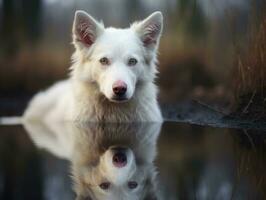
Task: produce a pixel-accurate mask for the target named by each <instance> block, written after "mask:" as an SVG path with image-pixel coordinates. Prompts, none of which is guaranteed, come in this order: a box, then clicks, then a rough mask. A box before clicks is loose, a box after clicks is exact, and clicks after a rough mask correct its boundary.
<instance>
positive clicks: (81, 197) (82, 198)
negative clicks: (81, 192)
mask: <svg viewBox="0 0 266 200" xmlns="http://www.w3.org/2000/svg"><path fill="white" fill-rule="evenodd" d="M75 200H92V198H91V197H83V196H77V197H76V199H75Z"/></svg>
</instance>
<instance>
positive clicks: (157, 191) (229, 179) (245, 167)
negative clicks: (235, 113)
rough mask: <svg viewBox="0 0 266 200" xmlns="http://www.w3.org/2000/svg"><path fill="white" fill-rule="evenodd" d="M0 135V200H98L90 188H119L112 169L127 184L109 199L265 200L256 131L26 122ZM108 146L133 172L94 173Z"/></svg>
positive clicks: (263, 149)
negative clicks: (119, 150) (131, 185)
mask: <svg viewBox="0 0 266 200" xmlns="http://www.w3.org/2000/svg"><path fill="white" fill-rule="evenodd" d="M0 133H1V135H0V137H1V140H0V199H10V200H11V199H75V197H76V194H78V195H79V196H80V197H84V196H86V195H95V197H94V198H96V196H97V198H101V199H106V198H107V197H106V193H102V192H101V190H99V187H98V186H99V185H97V184H99V183H102V182H107V181H108V182H111V185H119V181H121V182H123V180H122V179H123V178H121V177H120V179H121V180H120V179H119V176H118V175H117V176H113V174H114V173H115V174H116V173H120V172H121V171H120V170H124V171H123V173H122V172H121V174H122V175H123V174H128V180H126V181H125V183H121V184H122V186H121V187H120V186H119V187H117V188H115V187H112V190H113V191H112V195H113V196H115V195H117V196H116V197H117V199H119V198H120V199H129V196H130V198H131V197H132V199H134V198H135V199H136V198H144V196H146V198H147V199H152V198H153V197H152V195H155V196H156V197H157V198H159V199H167V200H172V199H173V200H174V199H241V200H242V199H265V198H266V192H265V188H266V170H265V166H266V156H265V153H266V137H265V132H264V131H259V130H252V129H248V130H245V129H229V128H212V127H208V126H198V125H191V124H186V123H175V122H165V123H164V124H162V125H161V124H131V125H129V124H123V125H121V124H120V125H117V124H116V125H114V124H109V125H108V124H107V125H102V124H78V125H77V124H53V125H51V126H48V125H47V124H41V123H31V124H27V125H26V127H23V126H22V125H11V126H7V125H1V126H0ZM113 147H123V148H125V149H127V150H125V152H127V153H125V154H126V155H127V159H128V160H127V162H128V163H129V162H130V161H129V160H130V155H131V158H133V160H135V167H131V168H129V170H128V171H127V170H126V168H123V167H122V168H115V167H112V165H114V164H113V162H112V161H110V162H109V161H106V163H107V164H106V165H107V166H105V167H103V166H101V170H100V171H104V172H105V173H102V174H100V175H99V169H98V168H100V163H101V162H100V160H101V157H102V155H104V154H105V153H106V152H108V149H109V153H110V154H109V157H108V155H107V156H106V159H107V160H108V158H110V159H111V160H112V157H113V156H114V155H115V152H113V150H112V151H111V150H110V149H112V148H113ZM108 162H109V164H108ZM128 163H127V164H126V165H127V166H129V164H128ZM97 170H98V171H97ZM112 170H113V171H112ZM115 170H116V171H115ZM133 171H134V173H133ZM122 175H121V176H122ZM84 177H85V178H86V180H85V179H84ZM98 178H99V180H97V179H98ZM110 179H112V180H110ZM131 179H132V180H131ZM84 180H85V182H88V185H85V186H84V185H82V183H83V182H84ZM129 181H136V182H137V183H138V184H139V185H138V186H137V188H138V190H136V191H135V192H132V190H129V189H128V188H127V186H128V182H129ZM113 182H114V183H113ZM81 185H82V187H85V190H87V189H88V188H89V191H90V192H89V193H84V188H83V189H81ZM87 187H88V188H87ZM109 191H111V189H109ZM151 192H152V194H151ZM107 195H108V194H107ZM123 195H124V196H123ZM126 195H129V196H128V197H126ZM109 198H110V197H109ZM107 199H108V198H107Z"/></svg>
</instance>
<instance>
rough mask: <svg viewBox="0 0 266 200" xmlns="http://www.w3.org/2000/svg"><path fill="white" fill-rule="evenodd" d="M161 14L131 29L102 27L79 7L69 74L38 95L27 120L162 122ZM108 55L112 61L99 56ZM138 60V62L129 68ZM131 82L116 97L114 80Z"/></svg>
mask: <svg viewBox="0 0 266 200" xmlns="http://www.w3.org/2000/svg"><path fill="white" fill-rule="evenodd" d="M162 26H163V23H162V14H161V13H160V12H155V13H153V14H152V15H150V16H149V17H148V18H146V19H145V20H143V21H141V22H137V23H134V24H133V25H132V26H131V27H130V28H127V29H117V28H112V27H110V28H104V25H103V24H101V23H99V22H97V21H96V20H95V19H93V18H92V17H91V16H90V15H88V14H87V13H85V12H84V11H77V12H76V15H75V19H74V25H73V43H74V45H75V48H76V51H75V53H74V54H73V65H72V67H71V70H72V72H71V77H70V78H69V79H68V80H66V81H62V82H59V83H57V84H55V85H54V86H52V87H51V88H49V89H47V90H46V91H44V92H41V93H39V94H37V95H36V96H35V97H34V98H33V100H32V101H31V102H30V104H29V107H28V108H27V110H26V112H25V115H24V117H25V118H26V119H36V118H40V117H41V118H43V117H44V118H48V119H55V120H71V121H72V120H78V121H92V122H99V121H105V122H132V121H162V116H161V112H160V109H159V106H158V102H157V87H156V86H155V84H154V79H155V77H156V73H157V70H156V62H157V59H156V57H157V48H158V44H159V39H160V35H161V31H162ZM103 57H107V58H108V59H109V61H110V63H109V64H108V65H103V64H102V63H100V62H99V60H100V59H101V58H103ZM130 58H135V59H136V60H137V64H136V65H135V66H129V64H128V60H129V59H130ZM116 81H123V82H124V83H125V84H126V85H127V91H126V94H125V101H123V102H117V101H116V100H114V99H113V97H114V92H113V84H114V83H115V82H116Z"/></svg>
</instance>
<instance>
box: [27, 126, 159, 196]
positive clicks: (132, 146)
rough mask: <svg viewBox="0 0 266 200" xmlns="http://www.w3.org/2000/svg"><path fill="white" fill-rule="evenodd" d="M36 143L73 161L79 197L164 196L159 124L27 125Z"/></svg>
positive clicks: (73, 171)
mask: <svg viewBox="0 0 266 200" xmlns="http://www.w3.org/2000/svg"><path fill="white" fill-rule="evenodd" d="M25 127H26V129H27V130H28V132H29V135H30V137H31V138H32V139H33V141H34V142H35V144H36V145H37V146H39V147H40V148H45V149H47V150H49V151H50V152H52V153H53V154H55V155H56V156H58V157H60V158H65V159H68V160H69V161H71V165H72V177H73V180H74V190H75V192H76V193H77V199H79V200H80V199H86V200H89V199H93V200H96V199H101V200H103V199H108V200H120V199H121V200H131V199H132V200H133V199H134V200H135V199H136V200H137V199H138V200H141V199H143V200H155V199H160V197H159V192H158V188H157V181H156V169H155V166H154V164H153V161H154V159H155V156H156V142H157V138H158V135H159V133H160V128H161V124H160V123H136V124H133V123H131V124H106V123H105V124H99V123H86V124H81V123H78V124H77V123H56V124H53V125H51V124H49V126H46V125H45V124H44V123H30V124H29V123H27V124H25Z"/></svg>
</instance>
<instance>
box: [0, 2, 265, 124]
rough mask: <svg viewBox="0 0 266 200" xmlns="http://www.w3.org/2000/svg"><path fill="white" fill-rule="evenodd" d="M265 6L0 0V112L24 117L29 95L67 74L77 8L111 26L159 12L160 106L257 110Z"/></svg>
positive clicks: (260, 105)
mask: <svg viewBox="0 0 266 200" xmlns="http://www.w3.org/2000/svg"><path fill="white" fill-rule="evenodd" d="M265 8H266V7H265V1H264V0H112V1H108V0H0V113H1V115H14V114H21V113H22V112H23V109H24V107H25V105H26V103H27V101H28V99H29V98H30V97H31V96H32V95H33V94H34V93H36V92H37V91H39V90H41V89H45V88H46V87H48V86H49V85H50V84H52V83H53V82H55V81H57V80H60V79H64V78H67V77H68V74H69V70H68V68H69V67H70V65H71V61H70V57H71V54H72V53H73V51H74V48H73V46H72V45H71V41H72V38H71V29H72V22H73V16H74V12H75V10H77V9H82V10H85V11H87V12H88V13H90V14H91V15H92V16H94V17H95V18H97V19H98V20H103V21H104V23H105V25H106V26H115V27H127V26H128V25H129V24H130V23H132V22H133V21H135V20H140V19H143V18H144V17H146V16H148V15H149V14H150V13H151V12H153V11H155V10H161V11H162V12H163V14H164V23H165V26H164V33H163V36H162V40H161V45H160V50H159V51H160V54H159V61H160V65H159V71H160V75H159V78H158V80H157V83H158V85H159V87H160V96H159V100H160V102H161V103H162V104H177V103H178V102H184V101H191V100H192V101H197V102H202V103H204V104H206V105H210V106H212V107H213V108H217V109H218V110H220V111H222V112H225V113H227V114H228V113H236V114H237V113H239V112H241V113H247V115H248V116H250V113H256V112H260V114H261V112H262V110H264V109H261V108H264V107H265V101H264V100H265V98H264V95H263V94H264V86H265V84H264V75H266V74H265V62H266V61H265V59H266V53H265V52H266V51H265V48H266V39H265V37H266V36H265V35H266V18H265V13H266V9H265ZM254 91H255V92H254ZM263 114H264V111H263V113H262V115H263ZM262 115H259V116H257V115H256V116H257V117H258V118H259V119H261V118H262ZM253 116H254V115H253Z"/></svg>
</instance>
